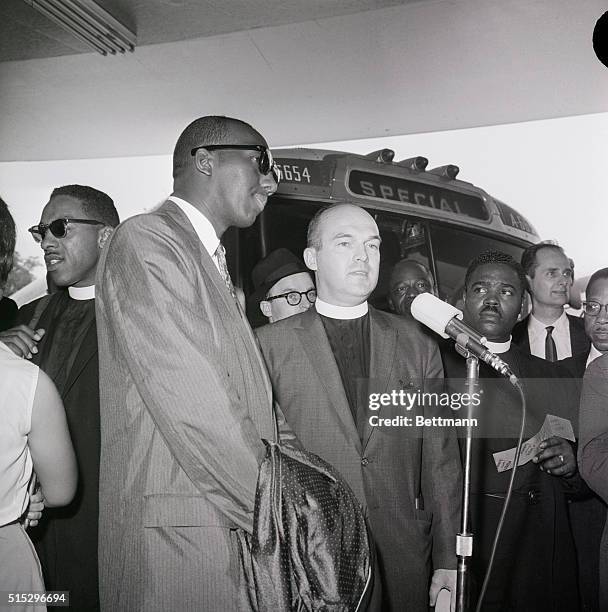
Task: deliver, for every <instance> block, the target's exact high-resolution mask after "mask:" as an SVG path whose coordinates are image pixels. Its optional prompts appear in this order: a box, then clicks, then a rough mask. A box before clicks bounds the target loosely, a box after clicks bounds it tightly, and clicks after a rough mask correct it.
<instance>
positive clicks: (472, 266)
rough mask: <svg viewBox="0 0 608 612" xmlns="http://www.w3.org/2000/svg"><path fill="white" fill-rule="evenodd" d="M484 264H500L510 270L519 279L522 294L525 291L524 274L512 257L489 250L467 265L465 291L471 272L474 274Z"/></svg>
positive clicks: (526, 285) (526, 283)
mask: <svg viewBox="0 0 608 612" xmlns="http://www.w3.org/2000/svg"><path fill="white" fill-rule="evenodd" d="M485 264H502V265H505V266H507V267H509V268H511V270H513V271H514V272H515V273H516V274H517V276H518V278H519V282H520V284H521V291H522V293H523V292H524V291H525V290H526V289H527V287H528V282H527V280H526V275H525V274H524V270H523V268H522V267H521V265H520V264H519V263H517V261H515V259H513V257H511V255H509V254H507V253H503V252H502V251H493V250H489V251H484V252H483V253H480V254H479V255H477V257H475V258H474V259H473V260H471V262H470V263H469V267H468V268H467V273H466V276H465V277H464V290H465V291H466V290H467V288H468V286H469V280H470V279H471V276H472V274H473V272H475V270H477V268H479V267H480V266H483V265H485Z"/></svg>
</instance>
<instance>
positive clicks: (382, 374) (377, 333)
mask: <svg viewBox="0 0 608 612" xmlns="http://www.w3.org/2000/svg"><path fill="white" fill-rule="evenodd" d="M369 333H370V353H371V355H370V360H369V379H370V381H371V382H372V384H373V386H374V389H373V390H374V392H376V393H385V392H386V390H387V387H388V384H389V380H390V379H391V373H392V370H393V365H394V363H395V347H396V345H397V330H395V329H393V328H392V327H390V326H389V325H387V323H386V321H384V319H382V317H381V316H380V314H379V313H378V311H376V310H375V309H374V308H372V307H371V306H370V309H369ZM369 392H371V389H368V393H369ZM381 412H382V407H381V408H380V409H379V410H378V412H377V414H378V416H380V415H381ZM365 415H366V417H367V416H368V415H367V411H366V412H365ZM375 430H376V427H372V426H371V425H370V424H369V419H368V418H366V419H365V423H364V427H363V432H364V433H363V449H364V450H365V448H366V447H367V445H368V444H369V441H370V439H371V437H372V435H373V434H374V432H375Z"/></svg>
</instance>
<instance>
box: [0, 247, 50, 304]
mask: <svg viewBox="0 0 608 612" xmlns="http://www.w3.org/2000/svg"><path fill="white" fill-rule="evenodd" d="M41 266H42V264H41V263H40V259H39V258H38V257H34V256H31V257H26V258H23V257H21V255H19V253H17V251H15V255H14V258H13V269H12V271H11V273H10V274H9V275H8V280H7V282H6V286H5V287H4V292H3V293H4V295H11V294H13V293H15V291H18V290H19V289H21V287H25V286H26V285H27V284H29V283H31V282H32V281H33V280H34V279H35V278H36V277H37V276H40V275H39V274H36V268H38V267H41Z"/></svg>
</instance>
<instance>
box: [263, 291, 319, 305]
mask: <svg viewBox="0 0 608 612" xmlns="http://www.w3.org/2000/svg"><path fill="white" fill-rule="evenodd" d="M303 295H305V296H306V299H307V300H308V301H309V302H310V303H311V304H314V303H315V300H316V299H317V290H316V289H309V290H308V291H289V292H287V293H281V294H279V295H273V296H272V297H267V298H266V301H267V302H272V300H278V299H279V298H285V299H286V300H287V303H288V304H289V305H290V306H297V305H298V304H299V303H300V302H301V301H302V296H303Z"/></svg>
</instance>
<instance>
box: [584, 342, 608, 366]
mask: <svg viewBox="0 0 608 612" xmlns="http://www.w3.org/2000/svg"><path fill="white" fill-rule="evenodd" d="M604 354H606V353H602V351H598V350H597V349H596V348H595V346H593V344H591V349H590V350H589V356H588V357H587V364H586V365H585V368H588V367H589V364H590V363H591V362H592V361H595V360H596V359H597V358H598V357H601V356H602V355H604Z"/></svg>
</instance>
